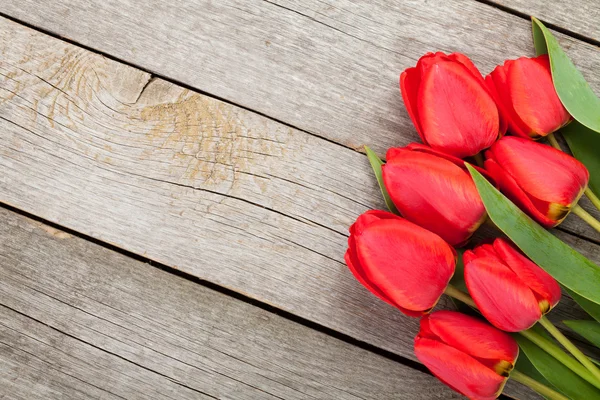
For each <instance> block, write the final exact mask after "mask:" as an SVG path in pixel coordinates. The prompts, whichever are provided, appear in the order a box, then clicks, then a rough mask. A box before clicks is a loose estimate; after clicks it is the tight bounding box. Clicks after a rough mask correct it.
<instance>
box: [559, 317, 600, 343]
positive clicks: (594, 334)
mask: <svg viewBox="0 0 600 400" xmlns="http://www.w3.org/2000/svg"><path fill="white" fill-rule="evenodd" d="M563 322H564V323H565V325H566V326H568V327H569V328H571V329H572V330H573V331H575V332H576V333H578V334H580V335H581V336H582V337H584V338H585V340H587V341H588V342H590V343H591V344H593V345H594V346H596V347H600V323H598V322H596V321H581V320H579V321H575V320H573V321H563Z"/></svg>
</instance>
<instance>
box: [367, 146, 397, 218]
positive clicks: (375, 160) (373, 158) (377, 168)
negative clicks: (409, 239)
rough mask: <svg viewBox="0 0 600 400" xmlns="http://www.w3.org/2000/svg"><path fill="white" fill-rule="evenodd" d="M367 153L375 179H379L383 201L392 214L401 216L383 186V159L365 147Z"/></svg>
mask: <svg viewBox="0 0 600 400" xmlns="http://www.w3.org/2000/svg"><path fill="white" fill-rule="evenodd" d="M365 151H366V152H367V157H368V158H369V162H370V163H371V168H373V172H375V178H377V183H378V184H379V189H381V194H382V195H383V200H385V204H386V205H387V208H388V210H390V212H391V213H394V214H396V215H400V213H399V212H398V209H396V206H395V205H394V203H393V202H392V199H391V198H390V195H389V194H388V192H387V189H386V188H385V185H384V184H383V176H382V175H381V166H382V165H383V161H381V158H379V157H377V154H375V152H374V151H373V150H371V149H370V148H369V146H365Z"/></svg>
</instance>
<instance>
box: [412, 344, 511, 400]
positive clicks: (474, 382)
mask: <svg viewBox="0 0 600 400" xmlns="http://www.w3.org/2000/svg"><path fill="white" fill-rule="evenodd" d="M415 355H416V356H417V358H418V359H419V361H421V362H422V363H423V364H425V366H426V367H427V368H428V369H429V370H430V371H431V372H432V373H433V374H434V375H435V376H436V377H437V378H438V379H439V380H441V381H442V382H444V383H445V384H446V385H448V386H450V387H451V388H452V389H454V390H455V391H457V392H459V393H462V394H463V395H465V396H467V397H469V398H470V399H481V400H493V399H495V398H496V397H498V395H499V394H500V392H501V391H502V388H503V387H504V383H505V382H506V379H507V378H503V377H502V376H500V375H498V374H496V373H495V372H494V371H492V370H491V369H490V368H488V367H486V366H485V365H483V364H482V363H480V362H479V361H477V360H475V359H474V358H473V357H471V356H469V355H468V354H466V353H463V352H461V351H460V350H457V349H455V348H452V347H450V346H448V345H446V344H443V343H440V342H438V341H436V340H432V339H427V338H420V337H418V336H417V338H416V339H415Z"/></svg>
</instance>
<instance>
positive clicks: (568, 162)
mask: <svg viewBox="0 0 600 400" xmlns="http://www.w3.org/2000/svg"><path fill="white" fill-rule="evenodd" d="M485 156H486V161H485V169H486V170H487V171H488V172H489V174H490V175H491V176H492V178H494V180H495V181H496V183H497V184H498V185H499V187H500V189H501V190H502V191H503V192H504V194H505V195H506V196H507V197H508V198H510V199H511V200H512V201H513V202H514V203H515V204H516V205H518V206H519V207H520V208H521V209H522V210H523V211H524V212H526V213H527V214H529V216H530V217H531V218H533V219H535V220H536V221H537V222H539V223H540V224H542V225H543V226H545V227H546V228H551V227H554V226H556V225H558V224H560V223H561V222H562V221H563V219H565V217H566V216H567V214H568V213H569V212H570V211H571V210H572V209H573V208H574V207H575V206H576V205H577V201H578V200H579V198H580V197H581V195H582V194H583V192H584V191H585V189H586V188H587V184H588V180H589V177H590V175H589V173H588V171H587V169H586V168H585V166H584V165H583V164H582V163H581V162H579V161H577V160H576V159H575V158H573V157H571V156H570V155H568V154H565V153H563V152H562V151H559V150H556V149H554V148H552V147H550V146H547V145H545V144H541V143H537V142H533V141H531V140H527V139H523V138H520V137H515V136H505V137H503V138H502V139H500V140H499V141H497V142H496V143H494V145H493V146H492V147H491V148H490V149H489V150H488V151H487V152H486V153H485Z"/></svg>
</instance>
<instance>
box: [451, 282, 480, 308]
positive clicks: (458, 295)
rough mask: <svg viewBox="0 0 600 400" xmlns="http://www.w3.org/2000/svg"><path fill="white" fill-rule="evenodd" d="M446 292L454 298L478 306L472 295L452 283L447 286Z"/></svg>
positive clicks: (474, 306)
mask: <svg viewBox="0 0 600 400" xmlns="http://www.w3.org/2000/svg"><path fill="white" fill-rule="evenodd" d="M444 293H446V294H447V295H448V296H450V297H452V298H455V299H456V300H460V301H462V302H463V303H465V304H466V305H469V306H471V307H473V308H477V305H476V304H475V302H474V301H473V299H472V298H471V296H469V295H468V294H466V293H465V292H463V291H462V290H460V289H458V288H456V287H454V286H452V285H448V287H447V288H446V290H445V291H444Z"/></svg>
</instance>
